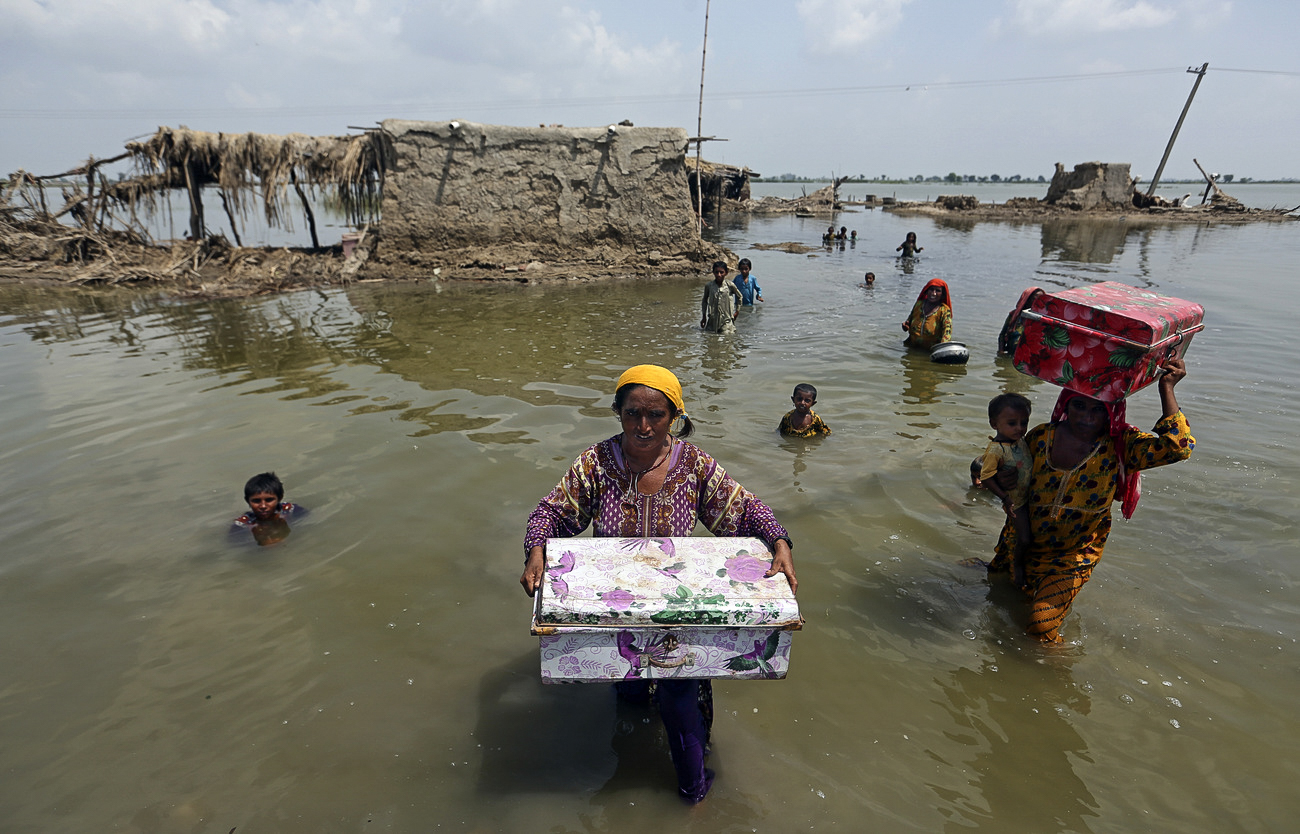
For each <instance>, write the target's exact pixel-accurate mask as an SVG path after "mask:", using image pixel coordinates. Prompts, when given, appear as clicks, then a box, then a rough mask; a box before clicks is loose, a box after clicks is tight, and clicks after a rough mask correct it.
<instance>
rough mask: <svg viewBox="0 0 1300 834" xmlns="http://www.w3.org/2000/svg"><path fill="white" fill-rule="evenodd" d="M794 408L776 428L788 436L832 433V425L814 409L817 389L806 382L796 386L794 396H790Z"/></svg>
mask: <svg viewBox="0 0 1300 834" xmlns="http://www.w3.org/2000/svg"><path fill="white" fill-rule="evenodd" d="M790 402H792V403H794V410H792V411H789V412H787V413H786V415H785V416H784V417H782V418H781V425H779V426H777V427H776V430H777V431H779V432H781V434H783V435H785V436H786V437H817V436H818V435H827V434H830V433H831V427H830V426H828V425H826V424H825V423H823V422H822V418H820V417H818V416H817V414H816V413H815V412H814V411H813V410H812V407H813V406H814V405H816V404H817V389H816V388H814V387H812V386H811V385H809V384H808V383H806V382H801V383H799V384H798V385H796V386H795V387H794V396H792V397H791V398H790Z"/></svg>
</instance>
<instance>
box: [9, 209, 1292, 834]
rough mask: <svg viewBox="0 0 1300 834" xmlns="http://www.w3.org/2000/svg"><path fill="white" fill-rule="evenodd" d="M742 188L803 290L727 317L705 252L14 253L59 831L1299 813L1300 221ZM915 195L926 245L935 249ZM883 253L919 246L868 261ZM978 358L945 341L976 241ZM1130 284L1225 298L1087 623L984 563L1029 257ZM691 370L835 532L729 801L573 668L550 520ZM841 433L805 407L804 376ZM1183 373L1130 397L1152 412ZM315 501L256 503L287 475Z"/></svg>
mask: <svg viewBox="0 0 1300 834" xmlns="http://www.w3.org/2000/svg"><path fill="white" fill-rule="evenodd" d="M821 225H823V224H821V223H820V221H818V220H812V219H810V220H802V219H799V218H794V217H780V218H768V219H757V218H756V219H752V220H748V221H746V220H744V219H733V220H730V221H726V222H724V223H722V224H721V226H720V227H719V228H716V229H714V232H715V233H716V234H717V235H718V237H719V239H720V240H721V241H722V242H724V243H725V244H726V245H728V246H730V247H731V248H732V249H734V250H736V251H737V252H738V253H740V254H741V255H743V256H748V257H750V258H751V259H752V260H753V261H754V274H755V275H756V276H757V278H758V280H759V282H760V284H761V285H762V287H763V291H764V296H765V298H766V299H767V302H766V304H765V305H763V306H762V307H761V308H760V309H758V310H756V311H752V312H746V313H745V314H744V315H743V316H742V319H741V321H740V323H739V332H738V333H737V334H736V335H735V336H731V337H726V336H715V335H707V334H702V333H700V332H699V330H698V327H697V324H698V321H699V312H698V311H699V293H700V288H701V286H702V283H703V281H704V280H705V277H704V276H701V278H700V281H699V282H690V281H672V282H620V283H609V284H600V285H581V286H571V287H570V286H542V287H522V286H513V285H512V286H509V287H479V286H451V287H444V286H442V285H440V284H436V283H429V284H424V285H410V284H406V285H360V286H354V287H352V288H351V289H349V290H346V291H345V290H334V291H328V292H302V293H295V294H292V295H287V296H281V297H276V298H269V299H257V300H254V301H246V302H205V303H176V302H168V301H161V300H159V301H153V300H149V298H148V297H146V296H142V295H138V294H116V293H111V294H93V295H81V296H70V295H59V294H50V293H47V292H44V291H39V290H32V289H27V288H24V287H21V286H4V287H0V345H2V346H3V351H2V352H0V386H3V387H2V388H0V391H3V394H4V397H5V403H6V407H5V409H4V411H3V412H0V438H3V440H4V443H3V445H2V446H0V449H3V451H2V452H0V477H2V478H3V482H4V483H5V484H6V488H5V490H4V491H3V493H2V494H0V502H2V503H0V506H2V507H3V511H4V513H5V517H6V519H7V523H6V524H5V525H4V527H3V528H2V529H0V627H2V628H3V632H4V634H5V636H6V639H5V641H4V645H5V648H4V661H5V662H4V663H3V664H2V665H0V722H2V723H0V728H2V730H3V737H4V739H5V744H4V746H3V752H0V768H2V771H3V773H4V774H5V778H4V779H3V781H0V818H3V819H4V820H5V821H6V825H5V828H6V830H11V831H23V832H26V831H33V832H34V831H40V832H84V831H140V832H173V831H176V832H182V831H183V832H214V833H215V834H226V832H229V831H230V830H231V829H232V828H234V829H237V830H238V831H240V832H252V831H277V832H322V831H340V832H353V831H371V830H392V831H472V832H486V831H539V830H540V831H547V832H656V831H660V830H663V829H664V828H665V827H668V826H671V827H674V828H676V829H680V830H688V831H700V832H705V831H708V832H715V831H734V832H754V831H767V832H786V831H792V830H828V829H829V830H844V831H848V830H884V831H937V830H943V831H965V830H987V831H998V832H1008V831H1012V832H1041V831H1094V832H1102V831H1130V830H1135V829H1141V830H1153V831H1174V830H1178V831H1189V830H1190V831H1212V830H1214V831H1217V830H1234V831H1248V832H1265V831H1280V830H1287V829H1289V827H1290V825H1291V822H1290V821H1291V820H1293V819H1294V818H1295V816H1296V815H1297V813H1300V800H1297V798H1296V794H1295V792H1294V791H1293V790H1292V789H1291V788H1290V782H1291V780H1292V778H1293V777H1294V776H1295V774H1296V772H1297V768H1298V767H1300V754H1298V753H1297V750H1300V726H1298V725H1297V724H1298V722H1297V719H1296V717H1295V714H1294V709H1293V702H1294V697H1295V692H1296V691H1297V684H1300V672H1298V669H1297V662H1296V630H1297V604H1296V584H1297V580H1296V568H1295V565H1296V556H1297V555H1298V554H1297V549H1298V548H1297V545H1296V538H1297V537H1296V529H1295V521H1294V513H1295V505H1296V494H1297V487H1296V479H1297V474H1298V473H1300V453H1298V452H1297V450H1296V448H1295V442H1294V436H1295V432H1294V425H1295V416H1294V415H1295V414H1296V413H1297V410H1298V408H1300V402H1298V397H1297V390H1296V372H1295V369H1294V357H1293V356H1292V355H1291V354H1292V351H1289V350H1288V349H1287V348H1286V347H1285V344H1286V343H1285V341H1283V339H1281V338H1278V337H1276V336H1272V335H1271V334H1274V333H1279V334H1285V333H1287V332H1290V330H1291V323H1292V322H1291V320H1292V318H1293V315H1294V310H1295V303H1294V301H1293V298H1294V293H1293V288H1292V286H1291V284H1292V277H1293V276H1292V273H1293V271H1294V264H1295V263H1296V262H1297V261H1298V260H1300V236H1297V234H1296V231H1295V229H1294V228H1293V227H1292V226H1290V225H1289V224H1286V225H1276V224H1260V225H1253V226H1233V227H1179V228H1159V229H1142V230H1126V229H1124V228H1123V227H1117V226H1115V225H1113V224H1104V225H1095V224H1093V225H1089V224H1054V225H1048V226H1040V225H1038V224H1024V225H1007V224H996V223H986V224H963V225H938V224H935V223H933V222H931V221H927V220H915V219H912V220H905V219H902V218H897V217H893V216H891V215H888V214H883V213H881V212H864V213H854V214H844V215H841V216H840V217H839V218H837V219H836V225H837V226H838V225H846V226H848V227H849V228H851V229H856V230H858V232H859V241H858V243H857V244H856V246H855V247H852V248H845V249H839V248H836V249H834V250H829V251H828V250H817V251H815V252H813V253H812V255H813V256H812V257H809V256H806V255H789V254H784V253H781V252H768V251H759V250H750V249H748V246H749V245H750V243H752V242H767V243H776V242H782V241H787V240H794V241H802V242H810V243H814V244H815V242H816V241H817V240H818V239H819V236H820V232H821V230H822V229H821V228H820V226H821ZM909 230H915V231H916V232H917V233H918V236H919V238H920V242H921V244H922V245H923V246H925V247H926V248H925V251H924V253H923V257H922V258H921V259H920V260H918V261H917V262H915V263H913V264H906V265H904V264H901V263H900V262H898V261H896V260H895V259H894V258H893V250H894V247H895V246H897V245H898V243H899V242H901V241H902V239H903V236H904V234H905V233H906V232H907V231H909ZM868 269H870V270H872V271H874V272H875V273H876V274H877V276H879V277H878V280H877V283H876V285H875V286H874V287H873V288H870V289H864V288H862V287H860V286H858V284H859V282H860V281H861V277H862V273H863V272H865V271H866V270H868ZM934 277H939V278H943V279H945V280H947V281H948V282H949V284H950V285H951V287H952V292H953V298H954V308H955V309H954V313H955V320H956V327H955V335H956V338H958V339H960V340H962V341H965V342H966V343H967V344H968V345H969V346H970V348H971V351H972V359H971V362H970V364H969V365H967V366H965V367H958V368H952V367H945V366H936V365H933V364H931V363H929V362H928V361H926V360H925V359H924V358H923V357H917V356H910V355H907V354H905V353H904V351H903V349H902V347H901V344H900V342H901V338H902V330H901V328H900V326H899V323H900V322H901V321H902V320H903V318H904V317H905V316H906V315H907V311H908V309H909V308H910V305H911V303H912V301H913V300H914V299H915V297H916V294H917V292H918V291H919V290H920V287H921V286H922V285H923V284H924V283H925V282H926V281H927V280H928V279H930V278H934ZM1100 280H1120V281H1124V282H1127V283H1130V284H1135V285H1138V286H1147V287H1151V288H1152V289H1154V290H1155V291H1157V292H1161V293H1164V294H1169V295H1174V296H1178V297H1182V298H1188V299H1192V300H1195V301H1198V302H1200V303H1202V304H1204V305H1205V307H1206V309H1207V311H1208V312H1207V329H1206V331H1205V332H1204V333H1202V334H1200V335H1198V336H1197V337H1196V339H1195V341H1194V343H1193V345H1192V348H1191V350H1190V352H1189V356H1188V360H1189V366H1190V374H1189V376H1188V378H1187V380H1186V381H1185V382H1184V383H1183V384H1182V385H1180V386H1179V389H1178V395H1179V399H1180V401H1181V403H1182V404H1183V407H1184V409H1185V411H1186V412H1187V413H1188V415H1189V417H1190V419H1191V422H1192V427H1193V430H1194V433H1195V434H1196V437H1197V440H1198V442H1199V445H1198V448H1197V452H1196V455H1195V456H1194V457H1193V458H1192V460H1190V461H1188V462H1186V463H1183V464H1179V465H1178V466H1175V467H1171V468H1168V469H1164V470H1159V471H1155V472H1153V473H1151V474H1150V475H1149V476H1148V477H1147V478H1146V479H1145V483H1144V486H1145V496H1144V498H1143V501H1142V504H1141V506H1140V508H1139V509H1138V512H1137V514H1136V515H1135V516H1134V518H1133V519H1132V520H1131V521H1129V522H1123V521H1120V520H1118V519H1117V521H1116V525H1115V531H1114V533H1113V535H1112V537H1111V543H1110V546H1109V547H1108V548H1107V551H1106V556H1105V559H1104V561H1103V563H1102V565H1101V566H1100V567H1099V568H1098V570H1097V572H1096V573H1095V574H1094V579H1093V581H1092V582H1091V583H1090V584H1089V585H1088V587H1087V588H1086V589H1085V590H1084V591H1083V593H1082V594H1081V595H1080V597H1079V599H1078V602H1077V605H1076V607H1075V613H1074V614H1072V615H1071V617H1070V618H1069V619H1068V620H1067V622H1066V626H1065V629H1064V634H1065V638H1066V640H1067V641H1068V643H1067V645H1066V646H1065V647H1063V648H1060V649H1044V648H1042V647H1040V646H1038V645H1036V644H1034V643H1031V642H1030V641H1029V640H1027V639H1026V638H1024V637H1023V636H1022V634H1021V627H1020V624H1021V620H1022V614H1021V612H1020V610H1019V609H1018V608H1017V607H1016V606H1015V596H1014V594H1012V593H1011V592H1010V591H1009V590H1008V589H1006V588H1005V587H1002V586H999V585H994V586H990V584H989V583H988V582H987V581H986V579H985V578H984V577H983V576H982V575H981V574H980V573H978V572H976V571H971V570H969V569H965V568H962V567H959V566H958V565H957V562H958V560H960V559H962V558H964V557H966V556H970V555H981V554H987V553H988V552H989V551H990V549H991V547H992V544H993V540H994V537H995V535H996V532H997V529H998V524H999V517H1000V512H999V510H998V509H997V507H996V506H995V505H994V504H993V503H992V502H991V501H990V500H989V499H988V497H987V496H985V495H981V494H977V493H973V492H971V491H970V490H969V489H968V488H967V483H968V479H967V474H966V468H967V463H968V462H969V460H970V459H971V457H972V456H973V455H974V454H976V453H977V452H978V451H979V450H981V449H982V448H983V446H984V444H985V442H986V438H987V436H988V433H989V429H988V426H987V421H986V419H985V414H984V411H985V405H986V403H987V401H988V399H989V398H990V397H991V396H992V395H993V394H995V393H997V392H998V391H1000V390H1003V389H1011V390H1018V391H1022V392H1025V393H1027V394H1028V395H1029V396H1030V397H1031V399H1032V400H1033V402H1034V406H1035V417H1036V418H1040V417H1041V418H1045V417H1046V416H1047V414H1048V412H1049V411H1050V408H1051V405H1052V402H1053V400H1054V399H1055V389H1052V388H1051V386H1049V385H1046V384H1043V383H1038V382H1036V381H1033V380H1030V379H1028V378H1026V377H1023V376H1021V375H1020V374H1018V373H1017V372H1016V371H1015V370H1014V369H1013V368H1011V366H1010V365H1009V364H1008V363H1007V362H1006V361H1005V360H999V359H995V358H994V356H993V353H994V342H995V337H996V334H997V330H998V327H999V326H1000V324H1001V321H1002V318H1003V316H1004V315H1005V313H1006V311H1007V308H1008V307H1009V306H1010V305H1011V304H1012V303H1013V302H1014V301H1015V299H1016V297H1017V296H1018V294H1019V292H1020V290H1021V289H1023V288H1024V287H1026V286H1029V285H1033V284H1037V285H1041V286H1044V287H1046V288H1049V289H1053V288H1062V287H1069V286H1077V285H1079V284H1082V283H1086V282H1092V281H1100ZM647 361H649V362H658V363H662V364H666V365H668V366H670V367H672V368H673V369H674V370H676V371H677V373H678V374H679V376H680V377H681V378H682V381H683V383H684V385H685V394H686V401H687V405H688V408H689V410H690V412H691V414H692V416H693V418H694V419H695V421H696V424H697V426H698V429H699V431H698V434H697V437H696V438H695V439H696V442H698V443H699V444H700V445H701V446H702V447H703V448H705V449H706V450H707V451H709V452H711V453H712V454H714V455H715V456H716V457H717V458H718V459H719V460H720V461H721V462H722V463H723V465H724V466H726V468H727V469H728V471H730V472H731V473H732V474H734V475H735V476H736V477H737V478H738V479H739V480H740V481H741V482H742V483H744V484H745V485H746V486H748V487H750V488H751V489H753V490H754V491H755V492H757V493H758V494H759V495H760V496H761V497H762V498H763V499H764V500H765V501H766V502H767V503H769V504H770V505H771V506H772V507H773V508H774V509H775V510H776V512H777V514H778V517H779V518H780V519H781V520H782V521H783V522H784V523H785V524H786V526H787V527H789V528H790V530H791V534H792V536H793V537H794V539H795V542H796V548H795V557H796V561H797V564H798V568H799V578H800V597H799V599H800V604H801V606H802V607H803V611H804V615H805V617H806V618H807V621H808V624H807V627H806V628H805V629H804V631H802V632H801V633H799V634H797V635H795V640H794V650H793V654H792V663H791V671H790V677H789V678H788V679H787V680H785V681H781V682H735V683H723V684H719V685H717V687H716V690H717V708H718V715H717V722H716V725H715V737H714V752H713V756H712V758H711V760H710V764H711V766H712V767H714V768H715V769H716V770H717V772H718V780H717V782H716V785H715V787H714V789H713V792H712V793H711V794H710V796H709V798H708V799H707V800H706V801H705V803H704V804H702V805H701V806H699V807H697V808H694V809H688V808H686V807H684V806H682V805H681V803H680V802H679V801H678V799H677V798H676V796H675V792H674V791H673V788H672V785H673V777H672V770H671V766H670V764H669V762H668V753H667V748H666V744H665V743H664V740H663V738H662V734H661V730H660V728H659V724H658V721H657V719H654V717H653V716H652V715H650V714H648V713H645V712H644V711H641V710H638V709H630V708H627V707H619V706H617V705H616V704H615V703H614V700H613V697H612V694H611V692H610V691H609V689H608V688H607V687H604V686H571V687H543V686H542V685H541V684H540V682H539V676H538V669H537V647H536V641H535V639H534V638H532V637H530V636H529V635H528V627H527V623H528V615H529V601H528V599H527V598H526V597H525V596H524V595H523V593H522V592H521V591H520V589H519V586H518V584H517V579H518V575H519V571H520V568H521V566H522V555H523V553H522V547H521V539H522V533H523V523H524V518H525V516H526V515H527V513H528V511H529V510H530V509H531V507H532V506H533V505H534V504H535V502H536V501H537V499H538V498H539V497H540V496H541V495H542V494H543V493H544V492H545V491H546V490H547V489H549V488H550V487H551V486H553V485H554V483H555V482H556V481H557V480H558V478H559V476H560V474H561V473H562V471H563V469H564V467H565V466H567V464H568V463H569V462H570V461H571V460H572V458H573V457H574V456H575V455H577V454H578V453H579V452H580V451H581V450H582V449H583V448H585V447H586V446H588V445H589V444H591V443H593V442H595V441H597V440H600V439H603V438H605V437H608V436H610V435H612V434H614V433H615V432H616V431H617V428H618V427H617V423H616V422H615V420H614V418H613V417H612V416H611V415H610V414H609V411H608V404H609V402H610V400H611V393H612V392H611V388H612V383H613V380H614V379H615V378H616V377H617V375H618V373H619V372H620V371H621V370H622V369H624V368H625V367H627V366H628V365H631V364H635V363H639V362H647ZM804 381H807V382H811V383H813V384H815V385H816V386H817V388H818V392H819V403H818V406H817V410H818V413H819V414H821V415H822V416H823V418H824V419H825V420H826V421H827V422H828V423H829V424H830V425H831V427H832V428H833V429H834V432H835V433H834V435H832V436H831V437H829V438H827V439H825V440H824V441H822V442H820V443H818V442H794V441H788V440H782V439H781V438H779V437H778V436H777V435H776V434H775V432H774V431H773V429H774V428H775V426H776V423H777V421H778V420H779V418H780V416H781V415H782V414H783V413H784V412H785V411H786V410H787V409H788V408H789V396H790V391H791V389H792V388H793V386H794V384H795V383H798V382H804ZM1158 411H1159V406H1158V401H1157V397H1156V395H1155V392H1154V391H1147V392H1143V393H1140V394H1138V395H1137V396H1136V397H1135V399H1134V401H1133V403H1132V405H1131V406H1130V408H1129V418H1130V420H1132V421H1133V422H1136V423H1138V424H1139V425H1141V426H1144V427H1149V426H1150V425H1151V424H1152V423H1153V422H1154V420H1155V418H1156V416H1157V415H1158ZM264 469H274V470H276V471H277V472H278V473H279V474H280V475H281V476H282V477H283V478H284V479H285V482H286V484H287V486H288V493H287V497H288V498H289V499H290V500H294V501H297V502H300V503H301V504H303V505H305V506H307V507H309V508H310V509H311V511H312V512H311V515H310V516H309V517H308V518H307V519H306V520H304V521H303V522H301V523H299V524H296V525H295V526H294V529H293V532H292V534H291V535H290V537H289V538H288V539H287V540H286V541H285V542H284V543H282V544H280V545H278V546H276V547H270V548H257V547H254V546H251V545H248V544H242V545H240V544H232V543H230V542H228V541H227V539H226V526H227V525H228V523H229V521H230V519H231V518H233V517H234V516H235V515H237V514H238V513H239V512H241V511H242V509H243V505H242V501H241V493H240V489H241V486H242V484H243V482H244V480H245V479H247V478H248V477H249V476H250V475H252V474H254V473H256V472H260V471H262V470H264Z"/></svg>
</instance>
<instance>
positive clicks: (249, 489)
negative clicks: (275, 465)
mask: <svg viewBox="0 0 1300 834" xmlns="http://www.w3.org/2000/svg"><path fill="white" fill-rule="evenodd" d="M283 499H284V484H283V483H281V482H280V479H279V478H277V477H276V476H275V473H274V472H263V473H262V474H260V475H254V476H253V477H251V478H249V479H248V483H246V484H244V500H245V501H247V502H248V508H249V509H250V510H252V511H253V515H255V516H256V517H257V518H259V519H265V518H271V517H272V516H274V515H275V513H276V510H277V509H279V507H280V501H282V500H283Z"/></svg>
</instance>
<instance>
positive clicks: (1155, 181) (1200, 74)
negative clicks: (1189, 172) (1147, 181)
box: [1147, 61, 1210, 197]
mask: <svg viewBox="0 0 1300 834" xmlns="http://www.w3.org/2000/svg"><path fill="white" fill-rule="evenodd" d="M1209 68H1210V62H1209V61H1206V62H1205V63H1204V64H1201V68H1200V69H1197V68H1196V67H1188V68H1187V71H1188V72H1191V73H1195V74H1196V83H1195V84H1193V85H1192V91H1191V92H1190V93H1188V94H1187V103H1186V104H1184V105H1183V112H1182V114H1181V115H1180V116H1179V117H1178V124H1176V125H1174V132H1173V135H1172V136H1170V137H1169V144H1168V145H1165V155H1164V156H1162V157H1160V167H1159V168H1157V169H1156V175H1155V176H1154V177H1152V178H1151V185H1149V186H1148V187H1147V196H1148V197H1150V196H1151V195H1152V194H1155V193H1156V186H1157V185H1159V184H1160V175H1161V174H1163V173H1164V172H1165V163H1166V162H1168V161H1169V154H1170V153H1171V152H1172V151H1173V149H1174V140H1175V139H1177V138H1178V131H1180V130H1182V128H1183V119H1186V118H1187V111H1188V109H1189V108H1190V107H1191V106H1192V99H1193V98H1195V97H1196V88H1197V87H1199V86H1201V79H1202V78H1204V77H1205V71H1206V70H1207V69H1209Z"/></svg>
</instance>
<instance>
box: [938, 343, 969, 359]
mask: <svg viewBox="0 0 1300 834" xmlns="http://www.w3.org/2000/svg"><path fill="white" fill-rule="evenodd" d="M968 359H970V351H969V350H967V349H966V345H964V344H962V343H961V342H940V343H939V344H937V345H935V346H934V347H933V348H931V349H930V361H931V362H938V363H939V364H941V365H965V364H966V360H968Z"/></svg>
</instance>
